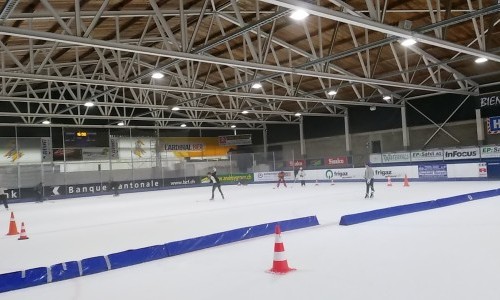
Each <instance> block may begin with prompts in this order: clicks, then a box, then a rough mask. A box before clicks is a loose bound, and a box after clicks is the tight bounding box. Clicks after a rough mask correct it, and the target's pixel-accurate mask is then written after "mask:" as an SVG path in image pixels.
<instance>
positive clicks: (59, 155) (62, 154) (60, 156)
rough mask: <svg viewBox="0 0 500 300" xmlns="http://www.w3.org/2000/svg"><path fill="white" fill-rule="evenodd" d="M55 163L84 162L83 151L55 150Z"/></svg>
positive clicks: (53, 154) (53, 155)
mask: <svg viewBox="0 0 500 300" xmlns="http://www.w3.org/2000/svg"><path fill="white" fill-rule="evenodd" d="M52 157H53V159H54V161H64V160H65V161H79V160H82V149H54V152H53V153H52Z"/></svg>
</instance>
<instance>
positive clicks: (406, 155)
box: [382, 152, 410, 164]
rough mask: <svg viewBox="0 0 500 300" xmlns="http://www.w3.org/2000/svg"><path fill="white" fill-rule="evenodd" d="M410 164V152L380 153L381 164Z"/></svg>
mask: <svg viewBox="0 0 500 300" xmlns="http://www.w3.org/2000/svg"><path fill="white" fill-rule="evenodd" d="M404 162H410V152H397V153H382V163H384V164H387V163H404Z"/></svg>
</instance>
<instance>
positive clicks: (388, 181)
mask: <svg viewBox="0 0 500 300" xmlns="http://www.w3.org/2000/svg"><path fill="white" fill-rule="evenodd" d="M387 186H392V181H391V177H390V176H387Z"/></svg>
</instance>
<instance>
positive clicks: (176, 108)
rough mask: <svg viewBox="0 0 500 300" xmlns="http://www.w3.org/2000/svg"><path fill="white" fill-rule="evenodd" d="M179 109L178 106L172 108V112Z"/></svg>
mask: <svg viewBox="0 0 500 300" xmlns="http://www.w3.org/2000/svg"><path fill="white" fill-rule="evenodd" d="M179 109H181V108H180V107H179V106H174V107H172V110H174V111H178V110H179Z"/></svg>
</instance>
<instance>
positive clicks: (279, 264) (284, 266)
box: [269, 224, 295, 275]
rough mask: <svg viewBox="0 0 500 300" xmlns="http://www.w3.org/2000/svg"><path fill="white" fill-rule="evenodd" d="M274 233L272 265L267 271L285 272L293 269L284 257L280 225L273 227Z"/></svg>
mask: <svg viewBox="0 0 500 300" xmlns="http://www.w3.org/2000/svg"><path fill="white" fill-rule="evenodd" d="M274 233H275V242H274V260H273V267H272V268H271V270H269V272H271V273H275V274H280V275H282V274H286V273H288V272H290V271H295V269H292V268H290V267H288V262H287V260H286V258H285V246H283V242H282V241H281V228H280V225H278V224H277V225H276V227H275V228H274Z"/></svg>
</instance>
